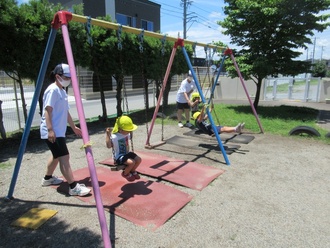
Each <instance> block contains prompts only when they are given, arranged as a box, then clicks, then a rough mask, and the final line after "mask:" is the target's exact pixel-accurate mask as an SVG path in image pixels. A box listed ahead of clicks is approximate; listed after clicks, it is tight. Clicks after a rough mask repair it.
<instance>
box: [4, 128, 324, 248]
mask: <svg viewBox="0 0 330 248" xmlns="http://www.w3.org/2000/svg"><path fill="white" fill-rule="evenodd" d="M89 130H90V133H91V135H90V138H91V140H92V141H93V142H94V145H93V147H92V149H93V157H94V161H95V164H96V165H98V164H97V162H98V161H100V160H103V159H105V158H108V157H110V156H111V151H109V150H108V149H107V148H106V147H105V143H104V132H103V130H104V127H93V128H91V129H89ZM159 130H160V127H159V126H155V129H154V132H153V133H157V132H159ZM186 131H187V129H185V128H183V129H180V128H177V127H176V126H175V127H168V126H166V127H165V139H166V138H169V137H171V136H173V135H183V132H186ZM153 137H155V139H156V140H157V139H159V138H160V135H157V134H154V135H153ZM145 139H146V130H145V126H139V129H138V131H136V132H135V133H134V146H135V150H136V151H138V150H139V149H140V150H142V149H144V147H143V146H144V143H145ZM68 141H69V143H68V146H69V150H70V154H71V162H72V167H73V169H74V170H75V169H78V168H83V167H86V166H87V162H86V158H85V154H84V151H82V150H80V147H81V145H82V140H81V139H73V138H72V137H71V138H69V139H68ZM152 142H153V141H151V143H152ZM17 150H18V144H12V145H10V146H9V147H8V148H6V149H4V150H3V151H1V157H0V158H1V159H0V161H2V162H3V161H7V162H10V163H11V164H12V165H14V164H15V162H16V154H17ZM329 150H330V149H329V145H325V144H324V143H319V142H316V141H313V140H309V139H298V138H296V137H289V138H288V137H280V136H273V135H269V134H267V133H266V134H255V139H254V140H253V141H252V142H251V143H249V144H241V148H240V149H239V150H238V152H236V153H234V154H232V155H229V156H228V158H229V160H230V162H231V166H227V165H226V164H225V163H224V159H223V156H222V155H221V154H219V153H217V152H214V151H206V150H204V149H187V148H184V147H179V146H176V145H170V144H165V145H163V146H160V147H158V148H157V149H154V150H151V152H155V153H158V154H162V155H166V156H170V157H174V158H180V159H185V160H189V161H191V160H194V161H195V162H197V163H201V164H205V165H208V166H214V167H216V168H220V169H224V170H225V171H226V172H225V173H224V174H222V175H220V176H219V177H218V178H217V179H216V180H214V181H213V182H212V183H211V184H210V185H209V186H208V187H206V188H205V189H204V190H202V191H196V190H192V189H188V188H185V187H181V186H178V185H173V184H170V183H167V182H163V183H166V184H167V185H171V186H172V187H174V188H176V189H179V190H181V191H184V192H186V193H188V194H190V195H192V196H193V200H192V201H191V202H190V203H189V204H187V205H186V206H185V207H184V208H183V209H181V210H180V211H179V212H178V213H177V214H176V215H174V216H173V217H172V218H171V219H169V220H168V221H167V222H166V223H165V224H164V225H163V226H161V227H160V228H158V229H157V230H155V231H151V230H150V229H148V228H144V227H141V226H137V225H135V224H133V223H131V222H129V221H126V220H125V219H122V218H120V217H117V216H114V215H112V214H109V213H108V212H105V213H106V218H107V223H108V226H109V227H110V233H111V234H112V238H114V237H115V243H114V244H113V245H112V247H118V248H124V247H129V248H132V247H134V248H136V247H141V248H145V247H152V248H172V247H173V248H174V247H201V248H202V247H203V248H205V247H206V248H208V247H209V248H214V247H265V248H266V247H267V248H268V247H330V217H329V216H330V204H329V202H330V194H329V193H330V183H329V178H330V167H329V161H330V152H329ZM48 156H49V152H48V150H47V149H46V148H45V146H44V145H43V143H42V142H40V140H39V139H37V138H35V139H32V140H30V141H29V143H28V146H27V151H26V153H25V155H24V157H23V161H22V166H21V169H20V173H19V177H18V180H17V184H16V188H15V192H14V197H15V199H14V200H12V201H9V202H7V201H5V198H4V197H5V196H7V194H8V190H9V185H10V182H11V178H12V173H13V166H12V167H7V168H1V169H0V172H1V179H0V186H1V187H0V192H1V196H3V198H2V199H1V202H0V204H1V206H0V219H1V223H2V225H1V232H0V234H1V238H0V247H70V248H73V247H103V240H102V237H101V229H100V225H99V220H98V215H97V211H96V208H95V207H93V206H90V205H86V204H85V203H84V202H82V201H80V200H78V199H76V198H75V197H68V196H66V195H63V194H60V193H58V192H56V191H55V190H54V189H52V188H49V187H40V186H39V185H40V181H41V178H42V176H43V174H44V171H45V163H46V160H47V158H48ZM56 172H57V175H60V172H59V170H57V171H56ZM187 176H188V177H189V175H187ZM144 178H147V177H144ZM148 179H150V180H154V179H152V178H148ZM160 197H161V196H160ZM32 207H38V208H48V209H53V210H57V211H58V213H57V214H56V215H55V216H54V217H53V218H52V219H50V220H49V221H47V222H46V223H45V224H44V225H43V226H41V227H40V228H39V229H37V230H35V231H33V230H28V229H23V228H17V227H12V226H10V223H11V222H12V221H14V220H16V219H17V218H18V217H19V216H21V215H22V214H23V213H25V212H27V211H28V210H29V209H31V208H32Z"/></svg>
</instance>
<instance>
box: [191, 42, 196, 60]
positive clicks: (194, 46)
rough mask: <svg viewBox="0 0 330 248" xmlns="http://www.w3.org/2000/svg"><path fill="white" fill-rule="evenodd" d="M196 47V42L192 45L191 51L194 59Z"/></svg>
mask: <svg viewBox="0 0 330 248" xmlns="http://www.w3.org/2000/svg"><path fill="white" fill-rule="evenodd" d="M196 46H197V42H195V43H194V44H193V45H192V49H193V52H194V57H195V58H196Z"/></svg>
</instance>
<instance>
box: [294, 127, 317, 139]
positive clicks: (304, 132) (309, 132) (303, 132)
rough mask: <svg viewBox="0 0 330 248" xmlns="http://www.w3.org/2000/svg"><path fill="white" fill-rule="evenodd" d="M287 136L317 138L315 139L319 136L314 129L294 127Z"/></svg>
mask: <svg viewBox="0 0 330 248" xmlns="http://www.w3.org/2000/svg"><path fill="white" fill-rule="evenodd" d="M289 135H300V136H317V137H320V136H321V134H320V133H319V132H318V131H317V130H316V129H315V128H313V127H309V126H298V127H295V128H293V129H292V130H291V131H290V132H289Z"/></svg>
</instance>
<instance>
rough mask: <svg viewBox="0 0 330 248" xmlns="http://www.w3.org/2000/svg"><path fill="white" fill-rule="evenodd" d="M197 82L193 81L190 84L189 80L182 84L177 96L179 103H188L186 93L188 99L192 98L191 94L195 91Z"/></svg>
mask: <svg viewBox="0 0 330 248" xmlns="http://www.w3.org/2000/svg"><path fill="white" fill-rule="evenodd" d="M195 87H196V85H195V81H194V80H192V81H191V82H190V83H189V82H188V80H187V78H186V79H185V80H183V81H182V82H181V85H180V88H179V90H178V92H177V94H176V101H177V102H179V103H187V100H186V98H185V97H184V94H183V93H184V92H186V93H187V94H188V93H189V92H190V93H189V94H188V98H190V94H191V92H192V91H193V90H194V89H195Z"/></svg>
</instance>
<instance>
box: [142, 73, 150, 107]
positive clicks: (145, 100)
mask: <svg viewBox="0 0 330 248" xmlns="http://www.w3.org/2000/svg"><path fill="white" fill-rule="evenodd" d="M142 80H143V81H144V82H143V86H144V89H143V90H144V97H145V99H144V107H145V108H146V111H149V89H148V86H149V84H148V80H147V79H145V78H144V76H142Z"/></svg>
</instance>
